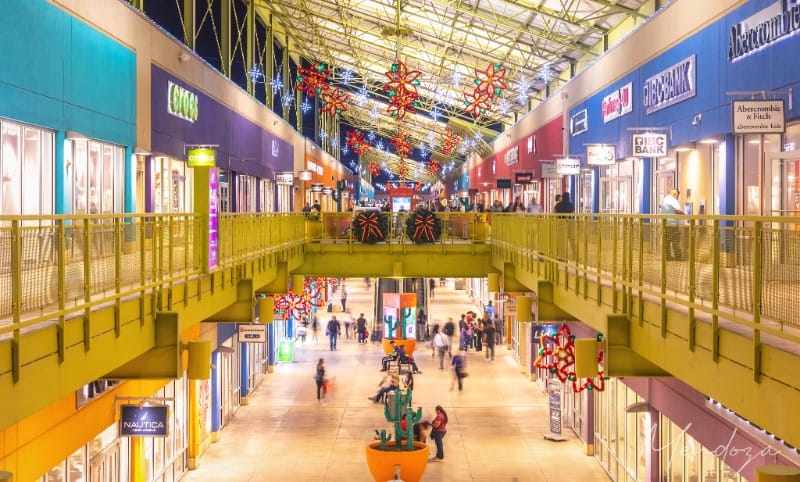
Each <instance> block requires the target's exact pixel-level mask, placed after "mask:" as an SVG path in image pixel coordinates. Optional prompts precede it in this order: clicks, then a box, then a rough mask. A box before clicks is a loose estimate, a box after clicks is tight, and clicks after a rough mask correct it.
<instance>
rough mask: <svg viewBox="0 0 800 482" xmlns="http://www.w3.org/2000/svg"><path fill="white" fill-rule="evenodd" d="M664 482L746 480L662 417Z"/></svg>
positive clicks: (683, 430) (678, 427)
mask: <svg viewBox="0 0 800 482" xmlns="http://www.w3.org/2000/svg"><path fill="white" fill-rule="evenodd" d="M660 419H661V420H660V427H661V429H660V431H661V437H660V444H661V445H660V446H658V447H654V449H655V451H656V452H657V453H658V458H659V461H660V465H659V466H660V471H661V480H663V481H667V482H694V481H702V482H741V481H744V480H746V479H745V478H743V477H742V476H741V474H739V473H738V472H737V471H735V470H733V469H732V468H731V467H728V466H727V465H726V464H725V463H724V462H722V460H720V459H719V458H718V457H717V456H715V455H714V453H713V451H711V450H708V449H707V448H705V447H703V446H702V445H701V444H700V443H698V442H697V441H696V440H695V439H694V438H693V437H692V436H690V435H689V434H688V433H687V432H686V429H685V428H684V427H681V426H679V425H677V424H675V423H673V422H672V421H671V420H670V419H668V418H667V417H665V416H664V415H661V417H660Z"/></svg>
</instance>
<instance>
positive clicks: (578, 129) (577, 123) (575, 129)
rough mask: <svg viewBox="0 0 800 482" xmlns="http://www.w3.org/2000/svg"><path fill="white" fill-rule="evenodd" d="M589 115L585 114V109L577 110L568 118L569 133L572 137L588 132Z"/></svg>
mask: <svg viewBox="0 0 800 482" xmlns="http://www.w3.org/2000/svg"><path fill="white" fill-rule="evenodd" d="M588 116H589V114H588V113H587V112H586V109H583V110H579V111H578V112H576V113H574V114H572V117H570V118H569V133H570V134H572V135H573V136H577V135H578V134H582V133H584V132H586V131H588V130H589V119H588Z"/></svg>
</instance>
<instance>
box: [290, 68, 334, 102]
mask: <svg viewBox="0 0 800 482" xmlns="http://www.w3.org/2000/svg"><path fill="white" fill-rule="evenodd" d="M297 72H298V74H297V86H296V87H295V88H296V89H297V90H298V91H300V92H305V93H306V95H307V96H308V97H309V98H311V99H313V98H314V96H316V95H320V96H321V95H322V93H323V92H325V91H326V90H328V89H329V88H330V86H329V85H328V76H329V75H330V73H331V71H330V69H328V66H327V65H325V64H323V63H320V62H314V63H313V64H312V65H311V66H310V67H303V66H300V67H298V68H297Z"/></svg>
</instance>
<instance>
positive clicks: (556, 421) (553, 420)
mask: <svg viewBox="0 0 800 482" xmlns="http://www.w3.org/2000/svg"><path fill="white" fill-rule="evenodd" d="M547 392H548V397H547V398H548V402H549V403H548V405H549V407H550V433H553V434H561V387H559V386H558V384H556V383H555V382H549V381H548V383H547Z"/></svg>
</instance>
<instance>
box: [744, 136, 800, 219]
mask: <svg viewBox="0 0 800 482" xmlns="http://www.w3.org/2000/svg"><path fill="white" fill-rule="evenodd" d="M767 163H768V165H767V166H766V169H765V170H766V172H767V173H768V175H767V177H766V178H767V179H770V180H771V183H770V185H769V187H768V189H769V192H765V193H764V194H765V196H764V200H765V203H769V205H768V206H767V209H765V211H766V212H768V213H769V215H771V216H798V215H800V151H791V152H779V153H774V154H768V160H767ZM755 194H757V193H754V195H755ZM750 197H751V196H750V193H748V199H747V204H748V206H749V205H750V204H751V203H752V202H757V198H756V199H750ZM793 226H795V229H797V228H798V226H796V225H793Z"/></svg>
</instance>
